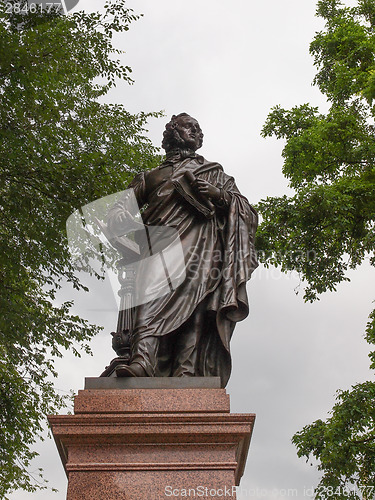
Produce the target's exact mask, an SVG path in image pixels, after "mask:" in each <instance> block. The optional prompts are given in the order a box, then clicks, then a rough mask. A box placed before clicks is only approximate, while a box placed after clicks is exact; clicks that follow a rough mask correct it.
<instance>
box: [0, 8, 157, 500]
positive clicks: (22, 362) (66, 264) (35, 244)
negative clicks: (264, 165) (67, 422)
mask: <svg viewBox="0 0 375 500" xmlns="http://www.w3.org/2000/svg"><path fill="white" fill-rule="evenodd" d="M9 3H12V4H16V3H20V2H19V0H17V2H14V1H12V2H9V1H8V2H4V1H0V94H1V103H0V193H1V202H0V256H1V264H2V265H1V270H0V278H1V283H2V286H1V288H0V308H1V319H0V392H1V394H0V421H1V430H0V497H1V498H4V497H5V495H6V493H7V492H9V491H12V490H14V489H17V488H24V489H26V490H28V491H35V490H36V489H37V488H39V487H44V483H43V482H41V479H40V478H38V477H36V478H35V481H34V480H33V478H32V477H31V476H30V475H29V473H28V472H27V468H28V467H29V465H30V461H31V459H32V458H33V457H34V456H35V452H34V451H32V448H31V445H32V444H33V443H34V442H35V440H36V438H37V437H38V436H39V435H40V434H41V432H42V429H43V425H44V423H45V416H46V415H47V414H50V413H56V412H57V411H58V409H59V408H60V407H62V406H63V405H65V404H66V398H65V397H62V396H60V395H59V394H58V393H57V392H56V391H55V390H54V387H53V384H52V382H51V375H52V376H55V375H56V373H55V370H54V366H53V359H54V358H55V357H61V356H62V354H63V352H64V350H66V349H69V350H72V351H73V352H74V353H75V354H76V355H79V352H80V350H81V349H83V350H85V351H87V350H88V349H89V348H88V345H87V341H88V340H89V339H90V338H91V337H92V336H93V335H94V334H95V333H96V332H97V331H98V328H97V327H95V326H93V325H90V324H88V323H87V322H86V321H85V320H83V319H81V318H79V317H78V316H75V315H72V314H71V313H70V308H71V305H72V304H71V303H70V302H67V303H64V304H62V305H61V306H57V305H56V303H54V298H55V294H56V291H57V290H58V289H59V288H60V286H61V281H62V280H64V282H66V281H68V282H69V283H71V285H72V286H73V287H75V288H78V289H79V288H82V286H81V284H80V283H79V281H78V279H77V278H76V277H75V275H74V269H73V267H72V264H71V263H70V259H69V253H68V245H67V240H66V233H65V222H66V220H67V218H68V216H69V215H70V214H71V213H72V212H73V211H74V210H75V209H77V208H79V207H81V206H82V205H84V204H86V203H88V202H90V201H93V200H95V199H97V198H100V197H102V196H105V195H107V194H111V193H113V192H117V191H119V190H122V189H124V187H125V186H126V183H127V182H128V180H129V179H130V178H131V177H133V176H134V173H135V172H137V171H140V170H143V169H146V168H151V167H153V166H155V165H156V163H157V162H158V157H157V154H156V153H157V151H156V150H155V148H154V147H153V146H152V144H151V143H150V141H149V140H148V139H147V138H146V136H145V128H144V127H145V124H146V121H147V119H148V118H149V117H151V116H158V114H157V113H149V114H147V113H143V112H140V113H139V114H136V115H132V114H130V113H129V112H128V111H126V109H125V107H124V106H122V105H111V104H102V103H100V100H99V98H101V97H103V96H105V95H106V94H107V92H108V91H109V90H110V88H111V87H113V86H114V85H115V82H116V79H118V78H121V79H123V80H125V81H127V82H128V83H132V80H131V77H130V72H131V69H130V68H129V67H128V66H124V65H123V64H122V63H121V62H120V61H119V59H118V57H119V56H118V54H119V51H118V50H117V49H115V48H114V47H113V45H112V35H113V33H114V32H125V31H127V30H128V29H129V25H130V23H131V22H133V21H135V20H137V19H138V17H139V16H137V15H135V14H134V13H133V12H132V10H131V9H128V8H127V7H126V4H125V0H116V1H114V2H113V3H111V2H109V3H107V4H106V5H105V10H104V12H103V13H92V14H86V13H84V12H77V13H74V14H70V15H68V16H64V15H61V13H59V12H53V11H52V12H50V13H47V12H39V13H38V12H37V13H34V14H33V13H29V14H16V13H10V14H9V13H6V4H9ZM21 3H23V4H24V5H26V4H27V2H21ZM8 10H9V9H8Z"/></svg>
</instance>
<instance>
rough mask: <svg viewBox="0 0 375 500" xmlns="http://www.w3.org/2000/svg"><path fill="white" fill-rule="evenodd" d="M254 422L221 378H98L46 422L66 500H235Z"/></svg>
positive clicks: (91, 381) (88, 381) (88, 382)
mask: <svg viewBox="0 0 375 500" xmlns="http://www.w3.org/2000/svg"><path fill="white" fill-rule="evenodd" d="M254 419H255V415H254V414H231V413H230V408H229V396H228V394H226V391H225V389H221V388H220V381H219V379H218V378H217V379H216V378H197V377H194V378H169V379H167V378H164V379H161V378H160V379H156V378H144V379H142V378H139V379H126V378H123V379H117V378H97V379H86V384H85V389H84V390H82V391H79V393H78V395H77V396H76V398H75V405H74V415H54V416H50V417H49V422H50V425H51V428H52V432H53V435H54V438H55V441H56V445H57V448H58V450H59V453H60V457H61V460H62V462H63V465H64V468H65V471H66V474H67V477H68V493H67V500H115V499H116V500H161V499H166V498H178V497H184V496H185V497H188V498H189V497H190V498H194V496H195V497H203V498H236V495H235V486H236V485H238V484H239V482H240V479H241V476H242V474H243V470H244V467H245V462H246V457H247V452H248V448H249V444H250V438H251V433H252V429H253V424H254ZM185 493H186V494H185Z"/></svg>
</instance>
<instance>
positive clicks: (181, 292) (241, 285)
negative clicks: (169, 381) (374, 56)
mask: <svg viewBox="0 0 375 500" xmlns="http://www.w3.org/2000/svg"><path fill="white" fill-rule="evenodd" d="M186 171H190V172H192V173H193V174H194V175H195V176H196V177H198V178H201V179H203V180H206V181H208V182H210V183H211V184H213V185H215V186H217V187H218V188H221V189H222V190H223V193H227V195H226V198H227V199H228V200H230V203H229V204H228V203H227V204H226V206H225V207H216V208H215V210H214V213H213V216H211V217H209V218H207V217H206V216H204V215H202V213H200V212H199V211H198V210H197V209H196V208H194V207H193V206H192V205H191V204H189V203H188V202H187V201H186V200H185V199H184V198H183V197H181V196H180V195H179V193H178V192H177V191H176V188H175V185H176V181H178V180H179V179H181V178H182V177H183V176H184V174H185V172H186ZM129 188H132V189H133V190H134V193H135V197H136V199H137V202H138V205H139V207H140V208H141V207H146V208H145V210H144V211H143V213H142V219H143V223H144V224H145V225H146V226H150V227H153V228H155V227H161V228H165V227H170V228H174V229H175V230H176V231H177V232H178V235H179V238H180V241H181V245H182V252H183V257H184V261H185V272H186V275H185V278H184V280H183V282H182V283H181V284H180V285H179V286H178V287H177V288H175V289H173V288H172V289H171V290H170V292H169V293H167V294H164V295H163V296H161V297H158V298H155V299H153V300H151V301H149V302H146V303H143V304H140V305H138V306H137V308H136V314H135V322H134V329H133V335H134V337H135V338H137V339H141V338H144V337H147V336H161V335H167V334H169V333H171V332H174V331H175V330H177V329H178V328H179V327H180V326H181V325H183V324H184V323H185V322H186V321H187V320H188V319H189V318H190V317H191V316H192V315H193V314H194V312H195V310H196V308H197V306H198V305H199V304H200V303H201V302H202V301H205V307H206V310H207V322H205V326H204V330H205V331H203V332H201V340H200V346H199V353H198V366H197V373H196V375H198V376H219V377H220V378H221V382H222V386H223V387H224V386H225V385H226V383H227V381H228V379H229V376H230V372H231V356H230V345H229V344H230V339H231V336H232V333H233V330H234V327H235V324H236V322H237V321H241V320H243V319H244V318H245V317H246V316H247V315H248V312H249V306H248V299H247V293H246V282H247V281H248V280H249V279H250V276H251V273H252V272H253V270H254V269H255V268H256V267H257V265H258V263H257V259H256V253H255V249H254V243H253V241H254V235H255V231H256V228H257V222H258V218H257V214H256V211H255V210H254V209H253V208H252V207H251V205H250V204H249V202H248V201H247V199H246V198H245V197H244V196H242V195H241V193H240V192H239V190H238V188H237V187H236V184H235V182H234V179H233V177H230V176H228V175H226V174H225V173H224V171H223V168H222V167H221V165H219V164H218V163H212V162H208V161H206V160H205V159H204V158H203V157H202V156H198V155H196V154H193V155H191V156H189V157H188V158H182V157H181V156H180V155H178V154H177V155H175V156H174V157H173V156H172V157H171V158H169V159H167V160H166V161H165V162H164V163H163V164H162V165H160V166H159V167H157V168H155V169H153V170H151V171H149V172H146V173H142V174H139V175H137V176H136V177H135V179H134V180H133V181H132V183H131V184H130V186H129ZM228 195H229V197H228ZM119 211H121V203H119V204H117V206H116V207H114V208H113V209H112V217H115V216H116V213H118V212H119ZM158 243H159V246H160V245H162V243H161V242H160V241H159V242H158ZM141 251H142V245H141ZM144 251H145V252H147V251H148V250H147V249H145V250H144ZM146 260H147V259H146ZM146 260H145V262H146ZM152 274H153V273H149V272H147V270H145V273H142V272H140V273H139V276H138V281H137V283H136V286H137V287H139V288H142V287H143V288H144V287H145V286H150V282H151V286H150V288H152V280H153V276H152ZM146 281H147V282H148V283H146ZM155 286H156V285H155Z"/></svg>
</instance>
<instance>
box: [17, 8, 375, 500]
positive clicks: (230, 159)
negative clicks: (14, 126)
mask: <svg viewBox="0 0 375 500" xmlns="http://www.w3.org/2000/svg"><path fill="white" fill-rule="evenodd" d="M103 5H104V0H94V1H93V0H80V2H79V5H78V7H79V8H85V9H90V10H94V9H96V8H98V9H100V8H103ZM128 5H129V6H131V7H133V8H134V9H135V11H136V12H138V13H143V14H144V17H143V18H142V19H141V20H140V21H138V22H136V23H134V24H133V25H132V27H131V29H130V30H129V32H128V33H123V34H121V35H119V36H116V37H115V43H116V45H117V46H119V47H120V48H123V49H124V50H125V51H126V54H125V56H124V59H123V60H124V62H125V63H126V64H128V65H130V66H131V67H132V68H133V77H134V79H135V84H134V86H131V87H129V86H127V85H126V84H124V83H119V84H118V86H117V88H116V89H114V90H113V91H112V92H111V94H110V95H109V96H108V98H107V101H108V102H116V103H122V104H124V105H125V106H126V107H127V109H128V110H129V111H131V112H138V111H141V110H142V111H156V110H164V111H165V113H166V118H162V119H157V120H156V119H155V120H153V121H152V122H151V123H150V127H149V128H150V137H151V139H152V141H153V142H154V143H155V144H156V145H160V143H161V138H162V132H163V129H164V126H165V123H166V122H167V121H168V119H169V117H170V116H171V115H172V114H177V113H180V112H183V111H185V112H188V113H189V114H191V115H192V116H194V117H195V118H196V119H197V120H198V121H199V122H200V124H201V127H202V129H203V132H204V144H203V147H202V149H201V150H200V152H201V154H202V155H204V156H205V157H206V158H207V159H208V160H212V161H217V162H219V163H221V164H222V165H223V167H224V169H225V171H226V172H227V173H228V174H230V175H233V176H234V177H235V179H236V181H237V185H238V186H239V188H240V190H241V192H242V193H243V194H244V195H245V196H246V197H247V198H248V199H249V201H250V202H252V203H256V202H258V201H259V200H260V199H261V198H264V197H266V196H275V195H276V196H277V195H282V194H284V193H290V190H289V188H288V186H287V182H286V180H285V179H284V178H283V176H282V173H281V167H282V158H281V150H282V142H281V141H276V140H274V139H267V140H265V139H262V138H261V137H260V130H261V127H262V124H263V123H264V121H265V119H266V116H267V114H268V112H269V110H270V108H271V107H272V106H274V105H276V104H280V105H281V106H283V107H286V108H288V107H291V106H294V105H298V104H302V103H305V102H309V103H310V104H312V105H317V106H320V107H321V110H322V111H324V110H325V109H326V104H325V101H324V99H323V98H322V96H321V95H320V93H319V91H318V89H316V88H315V87H312V86H311V82H312V80H313V77H314V72H315V70H314V67H313V62H312V58H311V57H310V56H309V53H308V47H309V43H310V41H311V40H312V38H313V36H314V33H315V32H316V31H318V30H319V29H321V28H322V22H321V21H320V20H319V19H317V18H316V17H314V12H315V0H284V1H281V0H263V1H261V2H259V1H254V0H232V1H231V2H228V1H224V0H199V1H198V0H190V1H184V2H182V1H181V0H138V1H136V0H132V1H129V3H128ZM77 208H78V207H77ZM351 277H352V281H351V282H350V283H345V284H342V285H340V286H339V288H338V291H337V292H336V293H330V294H325V295H323V296H322V298H321V300H320V301H319V302H316V303H314V304H304V302H303V300H302V294H299V295H296V293H295V289H296V287H298V284H299V281H298V278H297V277H296V276H293V275H291V276H285V275H281V273H280V272H279V271H277V270H275V269H270V270H265V269H264V268H259V269H258V270H257V271H256V272H255V274H254V276H253V279H252V280H251V282H250V283H249V286H248V292H249V297H250V301H251V312H250V316H249V317H248V318H247V319H246V320H245V321H243V322H242V323H240V324H238V325H237V328H236V330H235V333H234V336H233V341H232V349H233V367H234V368H233V373H232V377H231V379H230V382H229V384H228V387H227V391H228V392H229V394H230V397H231V410H232V412H234V413H246V412H251V413H256V415H257V417H256V423H255V428H254V433H253V438H252V442H251V446H250V451H249V457H248V462H247V467H246V470H245V474H244V477H243V479H242V483H241V486H242V488H243V489H244V491H245V490H247V492H248V496H247V497H246V496H245V495H242V496H241V495H239V497H238V498H239V499H244V498H253V499H266V500H267V499H283V498H285V499H286V498H299V499H302V498H308V494H309V493H311V491H310V490H311V487H312V486H313V485H315V484H316V483H317V480H318V477H319V474H318V472H317V470H316V468H315V466H310V465H308V464H306V463H305V461H304V460H303V459H298V458H297V456H296V452H295V448H294V446H293V445H292V444H291V437H292V435H293V434H294V433H295V432H296V431H298V430H300V429H301V428H302V427H303V426H304V425H306V424H309V423H311V422H312V421H314V420H316V419H317V418H326V416H327V411H329V410H330V408H331V407H332V405H333V403H334V395H335V391H336V390H337V389H339V388H341V389H347V388H349V387H350V386H351V385H352V384H355V383H358V382H361V381H364V380H366V379H371V378H372V376H373V375H372V373H370V371H369V370H368V365H369V360H368V358H367V353H368V351H369V348H368V345H367V344H366V343H365V341H364V339H363V333H364V329H365V325H366V321H367V316H368V314H369V312H370V310H371V307H372V303H371V302H372V300H374V299H375V296H374V293H373V286H371V283H373V282H374V277H375V271H374V269H373V268H370V266H368V265H367V266H363V267H362V268H361V269H359V270H356V271H355V272H353V273H352V274H351ZM95 288H96V290H97V287H95ZM64 294H65V296H64V298H66V297H67V296H72V295H73V293H72V292H71V291H70V290H64ZM74 297H75V298H76V304H77V306H76V310H77V311H78V312H79V313H80V314H82V315H83V316H85V317H87V318H88V319H89V320H90V321H91V322H94V323H99V324H102V325H103V326H104V327H105V330H104V332H103V333H101V334H99V335H98V337H97V338H96V339H95V340H94V341H93V342H92V348H93V352H94V356H93V357H92V358H90V357H88V356H83V357H82V359H81V360H78V359H76V358H74V357H73V356H72V355H70V354H69V353H68V354H67V355H66V356H65V357H64V359H63V360H61V361H59V362H58V363H57V367H58V370H59V374H60V376H59V378H58V380H57V381H56V387H57V388H58V389H59V390H62V391H68V390H69V389H73V390H74V391H77V390H78V389H81V388H83V384H84V377H95V376H99V375H100V373H101V372H102V370H103V369H104V367H105V366H106V364H108V362H109V361H110V360H111V359H112V358H113V357H114V353H113V351H112V349H111V347H110V345H111V337H110V335H109V332H110V331H111V330H113V329H114V328H115V325H116V310H115V303H114V299H113V294H112V291H111V289H110V287H109V285H108V284H104V285H103V288H102V289H101V291H100V294H98V293H95V294H91V295H89V296H88V295H86V296H81V295H79V296H77V295H74ZM37 449H38V451H39V452H40V454H41V457H40V459H39V460H38V461H37V462H36V467H39V466H40V467H43V468H44V470H45V474H46V476H47V477H48V479H49V480H50V484H51V485H53V486H55V487H57V488H58V489H59V490H60V492H59V493H58V494H55V495H54V494H53V493H51V492H45V493H43V492H42V493H39V492H38V493H34V494H28V493H24V492H17V493H14V494H13V495H11V497H10V498H11V499H12V500H28V499H32V498H34V499H41V500H44V499H53V498H55V499H56V500H63V499H65V498H66V485H67V481H66V477H65V474H64V471H63V468H62V465H61V463H60V459H59V457H58V453H57V450H56V448H55V445H54V443H53V441H46V442H45V443H43V444H41V445H38V447H37ZM287 490H290V491H289V494H288V491H287Z"/></svg>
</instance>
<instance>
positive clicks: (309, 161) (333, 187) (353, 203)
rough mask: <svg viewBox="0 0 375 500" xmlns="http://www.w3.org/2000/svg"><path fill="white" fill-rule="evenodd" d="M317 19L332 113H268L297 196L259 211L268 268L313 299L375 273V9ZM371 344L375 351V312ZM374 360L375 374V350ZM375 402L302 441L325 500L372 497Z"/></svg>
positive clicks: (350, 407)
mask: <svg viewBox="0 0 375 500" xmlns="http://www.w3.org/2000/svg"><path fill="white" fill-rule="evenodd" d="M317 15H318V16H320V17H322V18H323V19H324V20H325V28H324V30H322V31H321V32H319V33H317V34H316V36H315V37H314V39H313V41H312V43H311V45H310V52H311V54H312V56H313V57H314V63H315V66H316V67H317V74H316V76H315V80H314V84H315V85H317V86H318V87H319V89H320V90H321V92H322V93H323V94H324V95H325V96H326V98H327V101H328V104H329V110H328V112H327V113H325V114H323V113H321V112H319V109H318V108H317V107H314V106H311V105H309V104H303V105H299V106H295V107H293V108H292V109H290V110H285V109H283V108H281V107H280V106H276V107H274V108H273V109H272V110H271V112H270V114H269V115H268V118H267V121H266V123H265V125H264V127H263V130H262V135H263V136H264V137H267V136H272V135H274V136H276V137H277V138H279V139H283V140H284V141H285V147H284V149H283V152H282V156H283V159H284V165H283V173H284V175H285V176H286V177H287V178H288V179H289V182H290V186H291V188H293V189H294V192H295V194H294V195H293V196H291V197H288V196H283V197H270V198H267V199H265V200H262V201H261V202H260V203H259V205H258V209H259V211H260V212H261V215H262V217H263V222H262V224H261V225H260V229H259V231H258V236H257V238H258V241H257V247H258V248H259V249H261V250H262V252H261V257H262V258H263V261H264V263H265V264H266V265H270V264H274V265H276V266H280V267H281V268H282V270H284V271H292V270H293V271H297V272H298V273H299V274H300V277H301V279H302V280H304V282H305V283H306V287H305V291H304V298H305V300H309V301H313V300H315V299H317V298H318V297H319V294H321V293H323V292H325V291H328V290H330V291H333V290H336V287H337V285H338V283H340V282H342V281H345V280H348V277H347V271H348V270H349V269H355V268H356V267H357V266H359V265H360V264H361V263H362V262H363V261H364V260H369V262H370V263H371V264H372V265H375V230H374V229H375V162H374V160H375V126H374V119H375V105H374V99H375V1H374V0H357V3H356V5H355V6H354V7H348V6H345V5H344V4H343V2H340V1H339V0H321V1H319V2H318V4H317ZM366 339H367V341H368V342H369V343H370V344H374V343H375V311H373V312H372V313H371V315H370V320H369V323H368V326H367V332H366ZM370 358H371V360H372V368H375V363H374V361H375V353H374V352H373V353H371V354H370ZM374 394H375V384H373V383H372V382H368V383H366V384H362V385H357V386H355V387H353V390H352V391H344V392H340V393H339V394H338V400H337V404H336V405H335V407H334V408H333V410H332V417H331V418H330V419H328V420H327V422H322V421H317V422H315V423H314V424H312V425H311V426H307V427H305V428H304V429H303V431H301V432H300V433H298V434H296V436H295V437H294V443H295V444H296V445H297V448H298V454H299V456H306V457H309V456H315V457H316V458H317V459H318V461H319V465H318V467H319V469H320V470H321V471H322V481H321V483H320V485H319V487H318V488H317V490H316V494H317V498H331V499H332V498H344V496H345V495H344V494H343V496H340V488H341V489H342V488H343V486H345V485H346V486H353V485H354V487H355V488H354V489H355V490H356V492H357V493H356V494H357V495H359V496H360V495H361V494H362V493H361V491H360V488H361V487H362V491H363V497H364V498H366V494H367V495H369V494H370V492H369V490H367V492H366V489H365V488H366V487H370V486H373V485H374V484H375V428H374V416H375V415H374V410H373V408H374ZM338 486H340V488H339V489H337V487H338ZM328 487H332V489H329V490H327V488H328ZM332 492H334V493H332ZM368 498H370V497H368Z"/></svg>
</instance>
